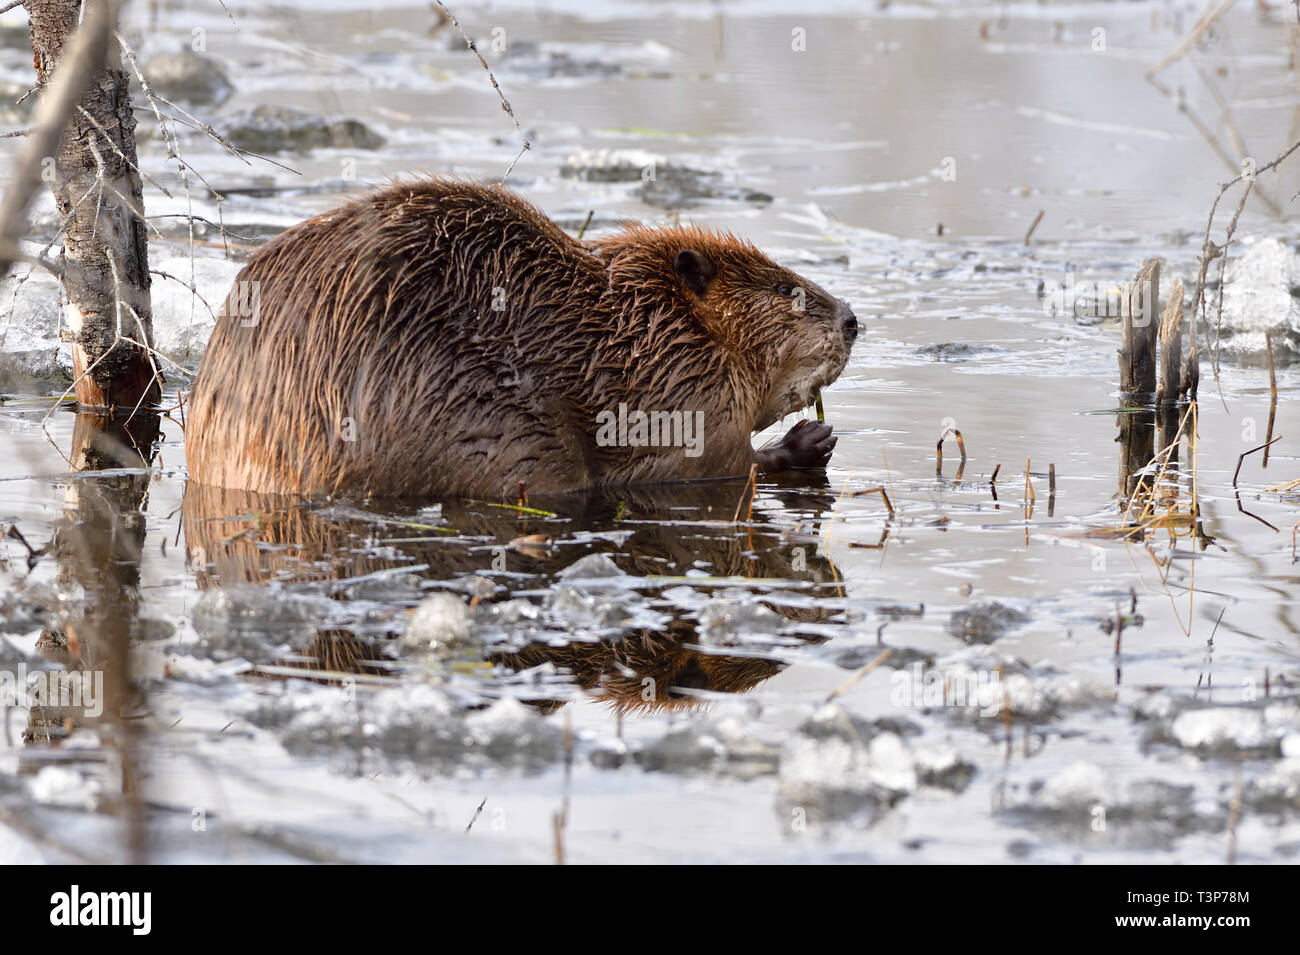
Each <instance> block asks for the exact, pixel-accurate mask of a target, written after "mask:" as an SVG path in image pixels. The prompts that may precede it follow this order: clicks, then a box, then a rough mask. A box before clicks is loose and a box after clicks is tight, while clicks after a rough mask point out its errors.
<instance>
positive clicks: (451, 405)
mask: <svg viewBox="0 0 1300 955" xmlns="http://www.w3.org/2000/svg"><path fill="white" fill-rule="evenodd" d="M857 331H858V323H857V319H856V318H855V317H854V314H853V311H852V310H851V309H850V308H849V306H848V305H847V304H845V303H844V302H841V301H839V300H837V299H835V298H833V297H832V296H831V295H830V294H828V293H827V292H826V291H825V290H823V289H821V288H819V287H818V286H817V285H815V284H813V283H812V282H809V281H807V280H806V279H803V278H800V277H799V276H798V275H796V274H795V273H794V272H791V271H790V270H788V269H785V268H782V267H781V266H779V265H777V264H776V263H775V262H773V261H771V260H770V259H768V258H767V257H766V256H764V255H763V254H762V253H761V252H759V251H758V250H757V249H756V248H755V247H754V246H753V245H751V244H749V243H747V242H743V241H741V240H739V239H737V238H735V237H734V236H732V235H729V234H719V233H716V232H711V231H707V230H704V229H700V228H695V227H690V226H686V227H682V226H679V227H672V228H650V227H646V226H640V225H629V226H626V227H624V228H622V229H621V230H620V231H618V232H616V233H614V234H612V235H610V236H608V237H607V238H602V239H599V240H597V241H594V242H589V243H583V242H579V241H578V240H576V239H574V238H572V237H571V236H569V235H568V234H567V233H565V232H564V231H563V230H561V229H560V228H559V226H557V225H556V224H555V223H553V222H552V221H551V220H549V219H548V218H547V217H546V216H544V215H543V214H542V213H541V212H540V211H539V210H537V209H536V208H534V207H533V206H532V205H530V204H529V203H527V202H526V201H524V200H523V199H522V198H520V197H519V196H518V195H516V194H514V193H513V192H510V191H509V190H507V189H505V188H502V187H499V186H495V185H486V184H476V183H472V182H467V181H462V180H457V179H448V178H438V177H432V178H428V179H422V180H419V181H415V182H411V183H406V184H399V185H393V186H390V187H388V188H385V189H382V190H377V191H376V192H374V193H372V194H370V195H367V196H365V197H362V198H359V199H356V200H354V201H352V202H350V203H349V204H347V205H344V206H342V207H341V208H338V209H335V210H334V211H332V212H327V213H324V214H322V215H319V216H316V217H315V218H313V219H310V220H308V221H306V222H303V223H300V224H298V225H296V226H294V227H292V228H290V229H289V230H287V231H286V232H284V233H282V234H281V235H279V236H277V237H276V238H275V239H273V240H271V241H270V242H268V243H267V244H266V245H265V246H263V247H262V248H261V249H260V250H258V252H257V253H256V254H255V255H254V256H253V257H252V258H251V259H250V260H249V262H248V263H247V265H246V266H245V267H244V269H243V270H242V271H241V272H240V273H239V275H238V277H237V278H236V280H235V286H234V288H233V289H232V291H231V294H230V295H229V296H228V298H227V300H226V305H225V307H224V308H223V310H222V315H221V317H220V318H219V320H218V322H217V326H216V328H215V330H214V331H213V334H212V338H211V341H210V342H209V344H208V348H207V351H206V353H205V354H204V356H203V359H202V362H201V364H200V368H199V372H198V378H197V381H196V382H195V385H194V388H193V391H192V393H191V396H190V402H189V406H188V408H187V412H188V413H187V419H188V420H187V423H186V429H185V446H186V454H187V458H188V463H189V469H190V477H191V479H193V480H195V481H197V482H199V483H202V484H209V485H216V486H221V487H227V488H238V489H244V490H252V491H259V492H263V493H273V494H293V495H318V494H329V493H340V494H353V495H362V496H371V497H392V498H409V497H413V496H468V497H498V496H501V495H505V494H509V495H515V494H516V493H517V492H518V489H519V487H520V486H521V485H523V486H524V487H525V488H526V490H527V492H529V493H542V494H546V493H553V492H554V493H561V492H568V491H573V490H577V489H583V488H592V487H602V486H620V485H636V484H652V483H659V482H668V481H680V480H684V479H695V478H714V477H723V476H731V475H746V474H748V473H749V471H750V469H751V465H755V464H756V465H757V466H758V468H759V470H760V471H763V472H767V471H777V470H783V469H787V468H795V467H824V466H825V464H826V463H827V461H828V460H829V458H830V454H831V451H832V449H833V448H834V446H835V442H836V438H835V437H834V436H832V433H831V429H830V428H829V427H827V426H825V425H822V424H818V423H815V422H809V421H806V420H801V421H800V422H798V423H797V424H796V425H795V426H794V427H793V428H791V429H790V431H789V432H787V433H786V434H785V436H784V437H783V438H781V439H780V440H779V441H777V442H776V443H774V444H770V445H769V446H766V447H764V448H762V449H759V450H755V449H754V448H753V447H752V445H751V436H752V435H753V433H754V432H756V431H761V430H762V429H764V428H766V427H768V426H769V425H771V424H773V423H774V422H775V421H777V420H778V419H779V418H781V417H783V416H784V415H787V414H790V413H793V412H796V411H798V410H799V409H801V408H806V407H807V406H808V405H809V403H810V402H811V400H812V398H813V396H814V394H815V393H816V391H817V390H818V389H819V388H821V387H823V386H825V385H828V384H830V383H831V382H832V381H834V380H835V379H836V377H838V375H839V374H840V372H841V371H842V370H843V369H844V366H845V364H846V362H847V360H848V356H849V349H850V347H851V345H852V343H853V341H854V338H855V337H856V335H857Z"/></svg>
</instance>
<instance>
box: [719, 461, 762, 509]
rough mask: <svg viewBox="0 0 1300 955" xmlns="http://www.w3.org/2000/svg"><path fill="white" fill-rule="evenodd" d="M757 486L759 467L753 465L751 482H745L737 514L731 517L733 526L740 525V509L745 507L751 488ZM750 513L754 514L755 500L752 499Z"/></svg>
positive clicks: (750, 475) (750, 500) (750, 471)
mask: <svg viewBox="0 0 1300 955" xmlns="http://www.w3.org/2000/svg"><path fill="white" fill-rule="evenodd" d="M757 486H758V465H757V464H751V465H750V466H749V480H747V481H746V482H745V486H744V488H743V489H742V490H741V492H740V500H739V501H737V502H736V513H735V514H732V515H731V523H733V524H736V523H739V521H740V509H741V508H742V507H744V506H745V498H747V497H749V489H750V488H751V487H757ZM749 512H750V514H751V515H752V514H753V513H754V500H753V498H752V497H751V498H750V499H749ZM723 513H724V514H725V513H726V512H725V511H724V512H723Z"/></svg>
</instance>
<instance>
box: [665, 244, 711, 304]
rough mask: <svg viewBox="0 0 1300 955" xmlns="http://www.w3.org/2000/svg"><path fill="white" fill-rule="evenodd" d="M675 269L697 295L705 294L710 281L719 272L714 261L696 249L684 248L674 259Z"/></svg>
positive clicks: (683, 281)
mask: <svg viewBox="0 0 1300 955" xmlns="http://www.w3.org/2000/svg"><path fill="white" fill-rule="evenodd" d="M673 271H674V272H676V273H677V277H678V278H679V279H681V282H682V284H683V285H685V286H686V287H687V288H688V289H690V290H691V291H692V292H694V293H695V294H696V295H703V294H704V293H705V292H706V291H708V288H709V283H710V282H712V281H713V279H714V276H716V275H717V274H718V271H717V269H715V268H714V267H713V263H712V262H710V261H709V260H708V259H706V258H705V257H704V256H702V255H700V253H698V252H696V251H695V250H694V249H682V251H680V252H678V253H677V257H676V258H675V259H673Z"/></svg>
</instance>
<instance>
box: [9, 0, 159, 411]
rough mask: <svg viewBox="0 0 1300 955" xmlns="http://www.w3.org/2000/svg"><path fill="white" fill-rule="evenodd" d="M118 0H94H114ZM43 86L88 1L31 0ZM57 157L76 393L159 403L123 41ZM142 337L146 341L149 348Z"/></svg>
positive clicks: (95, 404)
mask: <svg viewBox="0 0 1300 955" xmlns="http://www.w3.org/2000/svg"><path fill="white" fill-rule="evenodd" d="M110 2H112V0H86V3H87V6H89V5H90V4H95V5H99V4H108V3H110ZM25 6H26V8H27V14H28V18H29V20H30V24H31V41H32V53H33V56H34V60H35V65H36V78H37V82H38V84H39V87H40V88H41V89H42V91H44V89H45V88H46V87H47V86H48V84H49V83H50V80H51V78H52V77H53V75H54V73H55V71H56V70H57V69H58V66H59V63H60V61H61V58H62V56H63V53H64V49H65V47H66V46H67V44H68V41H69V38H70V37H71V36H72V35H73V34H74V33H75V32H76V30H77V26H78V17H79V14H80V10H81V2H80V0H26V3H25ZM52 158H53V167H54V169H53V172H54V176H53V181H52V182H51V184H50V188H51V191H52V192H53V193H54V199H55V202H56V204H57V206H58V209H59V212H60V214H61V215H62V216H63V217H64V218H65V219H66V220H67V223H66V225H65V227H64V231H63V254H62V265H63V270H64V271H63V276H62V278H63V291H64V294H65V295H66V296H67V306H66V311H67V318H68V325H69V327H70V329H71V341H72V351H73V375H74V377H75V378H76V394H77V402H78V404H80V405H81V407H82V408H83V409H86V410H89V409H94V408H112V407H128V408H134V407H136V406H137V405H140V404H150V403H153V402H156V401H157V400H158V397H159V385H160V383H161V380H162V376H161V374H159V373H158V372H157V368H156V365H155V363H154V362H153V360H152V359H151V357H150V354H149V352H148V350H147V349H148V348H149V347H152V343H153V317H152V313H151V310H150V303H149V250H148V244H147V241H146V239H147V235H146V232H145V221H144V204H143V201H142V196H141V186H140V174H139V168H138V165H137V161H136V150H135V117H134V115H133V114H132V112H131V103H130V99H129V96H128V88H127V76H126V73H125V72H124V71H123V69H122V57H121V54H120V53H119V52H118V50H117V47H116V44H113V43H110V45H109V48H108V54H107V56H106V57H105V58H104V61H103V63H102V64H98V65H97V66H96V67H95V72H94V75H93V76H92V78H91V81H90V85H89V86H88V87H87V88H86V92H85V93H84V94H83V96H82V99H81V105H80V107H79V108H78V109H76V110H74V111H73V113H72V115H71V116H70V117H69V119H68V125H67V126H66V128H65V129H64V130H63V133H62V135H61V136H60V138H59V144H58V148H57V149H56V151H55V154H54V156H53V157H52ZM142 346H143V347H142Z"/></svg>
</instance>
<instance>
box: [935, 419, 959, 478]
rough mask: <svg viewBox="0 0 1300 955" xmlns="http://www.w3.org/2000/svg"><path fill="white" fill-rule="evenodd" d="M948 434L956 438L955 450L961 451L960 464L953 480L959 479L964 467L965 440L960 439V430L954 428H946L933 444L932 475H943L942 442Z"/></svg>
mask: <svg viewBox="0 0 1300 955" xmlns="http://www.w3.org/2000/svg"><path fill="white" fill-rule="evenodd" d="M948 435H952V436H953V437H954V438H956V439H957V450H958V451H960V452H961V464H959V465H958V467H957V474H956V476H955V478H954V480H957V481H960V480H961V475H962V472H963V471H964V470H965V469H966V442H965V441H964V440H963V439H962V436H961V432H960V431H958V430H957V429H956V428H947V429H945V430H944V432H943V434H941V435H939V440H938V441H937V442H936V443H935V446H934V459H935V460H934V476H935V477H943V442H944V441H945V440H947V438H948Z"/></svg>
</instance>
